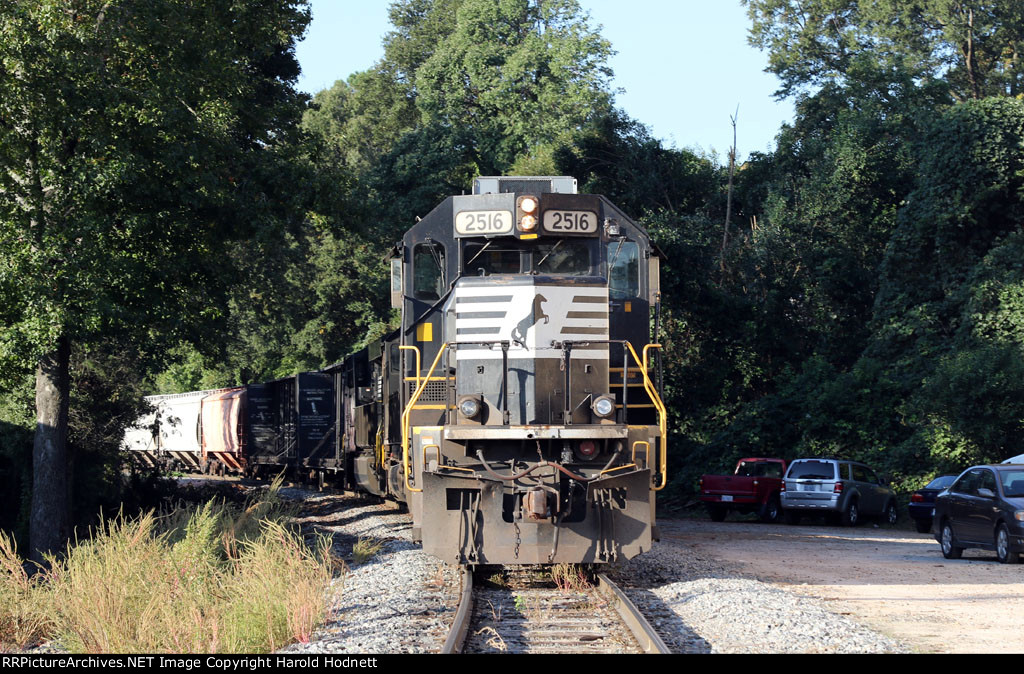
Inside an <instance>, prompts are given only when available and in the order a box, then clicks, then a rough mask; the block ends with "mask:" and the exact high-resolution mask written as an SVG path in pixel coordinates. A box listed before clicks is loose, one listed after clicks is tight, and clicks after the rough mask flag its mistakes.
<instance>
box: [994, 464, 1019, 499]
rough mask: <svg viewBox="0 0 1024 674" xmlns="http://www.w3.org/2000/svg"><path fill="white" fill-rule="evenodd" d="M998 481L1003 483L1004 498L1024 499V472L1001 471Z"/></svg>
mask: <svg viewBox="0 0 1024 674" xmlns="http://www.w3.org/2000/svg"><path fill="white" fill-rule="evenodd" d="M999 480H1000V482H1002V483H1003V495H1004V496H1006V498H1021V497H1024V470H1001V471H999Z"/></svg>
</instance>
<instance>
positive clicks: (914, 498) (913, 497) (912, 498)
mask: <svg viewBox="0 0 1024 674" xmlns="http://www.w3.org/2000/svg"><path fill="white" fill-rule="evenodd" d="M910 502H911V503H924V496H921V495H920V494H918V493H917V492H914V493H913V494H911V495H910Z"/></svg>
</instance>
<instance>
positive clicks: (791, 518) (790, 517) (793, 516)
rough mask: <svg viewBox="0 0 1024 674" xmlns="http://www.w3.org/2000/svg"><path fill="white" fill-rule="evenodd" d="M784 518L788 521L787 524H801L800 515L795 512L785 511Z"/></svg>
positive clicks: (783, 512)
mask: <svg viewBox="0 0 1024 674" xmlns="http://www.w3.org/2000/svg"><path fill="white" fill-rule="evenodd" d="M782 516H783V518H784V519H785V520H786V524H800V513H798V512H796V511H795V510H783V511H782Z"/></svg>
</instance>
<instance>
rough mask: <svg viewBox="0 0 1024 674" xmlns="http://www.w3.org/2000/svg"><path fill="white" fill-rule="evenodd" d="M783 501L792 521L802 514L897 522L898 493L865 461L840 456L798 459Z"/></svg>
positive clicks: (786, 482) (843, 520)
mask: <svg viewBox="0 0 1024 674" xmlns="http://www.w3.org/2000/svg"><path fill="white" fill-rule="evenodd" d="M782 482H783V484H782V493H781V499H780V500H781V503H782V511H783V516H784V517H785V519H786V522H788V523H789V524H799V523H800V518H801V517H802V516H803V515H812V514H819V513H820V514H824V515H825V516H826V519H828V520H831V521H835V522H839V523H842V524H843V525H845V526H850V527H852V526H856V525H857V524H858V523H859V522H860V520H861V519H862V517H864V516H872V517H879V518H880V519H881V520H882V521H883V522H886V523H887V524H890V525H892V524H896V517H897V511H896V492H894V491H893V490H892V489H891V488H890V487H889V486H888V485H886V484H885V483H884V482H883V481H882V480H879V479H878V476H876V475H875V472H874V471H873V470H871V469H870V468H868V467H867V466H866V465H864V464H863V463H858V462H856V461H843V460H839V459H797V460H796V461H793V462H792V463H790V464H789V470H788V471H786V477H785V479H783V481H782Z"/></svg>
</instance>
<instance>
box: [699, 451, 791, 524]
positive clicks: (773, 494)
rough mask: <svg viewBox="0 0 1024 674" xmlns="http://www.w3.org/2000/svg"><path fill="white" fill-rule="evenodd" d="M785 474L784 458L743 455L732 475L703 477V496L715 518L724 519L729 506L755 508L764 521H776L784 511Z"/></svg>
mask: <svg viewBox="0 0 1024 674" xmlns="http://www.w3.org/2000/svg"><path fill="white" fill-rule="evenodd" d="M785 474H786V462H785V461H783V460H782V459H763V458H752V459H740V460H739V462H738V463H737V464H736V472H735V473H733V474H732V475H704V476H702V477H701V478H700V483H699V484H700V500H701V501H703V502H704V507H705V508H707V511H708V515H709V516H710V517H711V519H712V520H714V521H715V522H721V521H722V520H724V519H725V516H726V515H727V514H728V513H729V511H730V510H737V511H739V512H741V513H751V512H756V513H757V516H758V517H759V518H761V521H762V522H777V521H779V518H780V517H781V515H782V507H781V506H780V505H779V490H780V489H781V488H782V476H783V475H785Z"/></svg>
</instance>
